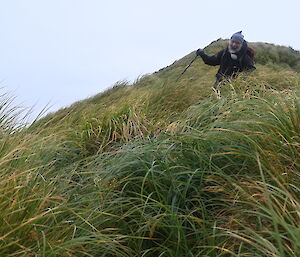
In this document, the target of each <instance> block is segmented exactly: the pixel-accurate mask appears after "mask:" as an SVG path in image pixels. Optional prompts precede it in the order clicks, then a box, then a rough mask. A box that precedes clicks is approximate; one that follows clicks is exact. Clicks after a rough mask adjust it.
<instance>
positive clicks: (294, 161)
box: [0, 40, 300, 257]
mask: <svg viewBox="0 0 300 257" xmlns="http://www.w3.org/2000/svg"><path fill="white" fill-rule="evenodd" d="M226 44H227V42H226V41H224V40H217V41H215V42H213V43H212V44H211V45H210V46H208V47H207V48H206V49H205V51H206V52H207V53H210V54H212V53H215V52H216V51H218V50H220V49H222V48H223V47H225V46H226ZM251 46H252V47H253V48H254V49H255V51H256V66H257V70H256V71H255V72H253V73H252V74H251V75H249V76H247V77H245V76H240V77H239V78H238V79H237V80H235V81H230V82H228V83H227V84H225V85H224V86H223V87H222V91H221V98H218V97H217V96H216V95H215V94H214V93H213V91H212V90H211V85H212V84H213V83H214V75H215V73H216V69H217V68H215V67H209V66H206V65H204V64H203V62H202V60H201V59H199V60H197V61H196V62H195V63H194V64H193V66H192V67H191V68H190V69H189V70H188V71H187V72H186V73H185V74H184V75H183V76H182V77H181V79H180V80H179V81H177V82H176V79H177V78H178V76H179V74H180V73H181V72H182V71H183V69H184V67H185V66H186V65H187V64H188V63H189V62H190V61H191V60H192V58H193V57H194V55H195V52H192V53H191V54H189V55H187V56H186V57H184V58H182V59H181V60H178V61H176V62H174V63H173V64H172V65H170V66H168V67H165V68H163V69H161V70H160V71H158V72H156V73H154V74H149V75H145V76H143V77H141V78H139V79H137V81H136V82H135V83H133V84H129V83H127V82H125V81H123V82H118V83H116V84H115V85H114V86H113V87H112V88H111V89H109V90H107V91H105V92H103V93H101V94H98V95H96V96H94V97H92V98H89V99H86V100H83V101H80V102H77V103H74V104H73V105H71V106H70V107H68V108H65V109H62V110H60V111H58V112H56V113H52V114H49V115H47V116H46V117H45V118H43V119H40V120H38V121H36V122H34V123H33V124H32V125H31V126H30V127H26V126H25V125H24V126H23V125H22V122H21V123H20V122H19V121H18V119H17V117H20V114H19V113H18V110H16V109H15V108H13V107H10V106H9V100H8V99H7V98H3V97H2V99H3V101H2V102H1V103H0V106H2V107H1V108H0V109H1V110H0V125H1V137H0V147H1V151H0V169H1V172H0V175H1V177H2V179H1V184H2V185H1V187H0V191H1V194H0V198H1V200H0V204H1V206H0V208H1V212H0V222H1V224H0V225H1V226H0V239H1V240H0V256H122V257H123V256H145V257H146V256H149V257H151V256H168V257H169V256H170V257H171V256H172V257H173V256H174V257H175V256H176V257H182V256H187V257H196V256H257V257H258V256H274V257H275V256H280V257H283V256H286V257H287V256H295V257H296V256H299V255H300V241H299V237H300V222H299V221H300V196H299V195H300V194H299V193H300V158H299V154H300V137H299V135H300V99H299V92H300V90H299V88H300V73H299V72H300V69H299V68H300V54H299V52H297V51H295V50H293V49H291V48H287V47H280V46H275V45H271V44H265V43H251Z"/></svg>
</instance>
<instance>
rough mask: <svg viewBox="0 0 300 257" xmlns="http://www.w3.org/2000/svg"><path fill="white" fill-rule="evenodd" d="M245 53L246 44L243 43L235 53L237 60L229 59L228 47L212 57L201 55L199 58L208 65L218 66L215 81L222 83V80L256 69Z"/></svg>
mask: <svg viewBox="0 0 300 257" xmlns="http://www.w3.org/2000/svg"><path fill="white" fill-rule="evenodd" d="M247 51H248V44H247V42H246V41H244V43H243V45H242V48H241V50H240V51H239V52H238V53H237V57H238V58H237V60H233V59H232V58H231V54H230V52H229V50H228V47H227V48H225V49H223V50H221V51H220V52H218V53H217V54H215V55H213V56H208V55H206V54H205V53H202V55H201V57H202V59H203V61H204V62H205V63H206V64H208V65H211V66H216V65H220V68H219V70H218V72H217V74H216V77H217V81H222V80H223V79H224V78H229V77H236V76H237V75H238V73H240V72H243V71H244V72H251V71H253V70H255V69H256V68H255V67H254V62H253V60H252V58H251V57H250V56H249V55H248V54H247Z"/></svg>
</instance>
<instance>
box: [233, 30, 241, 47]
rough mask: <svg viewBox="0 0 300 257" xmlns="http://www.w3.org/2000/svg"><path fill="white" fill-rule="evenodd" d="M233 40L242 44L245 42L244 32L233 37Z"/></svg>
mask: <svg viewBox="0 0 300 257" xmlns="http://www.w3.org/2000/svg"><path fill="white" fill-rule="evenodd" d="M231 40H232V41H235V42H238V43H240V44H242V43H243V42H244V36H243V35H242V31H239V32H236V33H234V34H233V35H232V37H231Z"/></svg>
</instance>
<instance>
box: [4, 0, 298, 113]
mask: <svg viewBox="0 0 300 257" xmlns="http://www.w3.org/2000/svg"><path fill="white" fill-rule="evenodd" d="M299 2H300V1H298V0H297V1H296V0H294V1H290V0H285V1H261V0H260V1H258V0H251V1H241V0H240V1H231V0H226V1H221V0H220V1H214V0H206V1H199V0H185V1H176V0H165V1H163V0H151V1H141V0H139V1H138V0H127V1H124V0H123V1H122V0H110V1H102V0H0V35H1V38H0V80H1V81H2V82H1V85H2V87H4V89H2V91H14V94H15V95H16V96H17V99H18V102H20V103H22V104H23V105H25V106H32V105H34V104H36V107H35V110H36V111H38V110H40V109H41V108H42V107H43V106H45V105H46V104H47V103H48V102H50V103H51V104H52V105H53V107H52V110H57V109H58V108H61V107H63V106H67V105H69V104H71V103H73V102H74V101H77V100H81V99H84V98H86V97H88V96H92V95H94V94H96V93H99V92H101V91H103V90H104V89H105V88H107V87H109V86H111V85H112V84H114V83H115V82H116V81H118V80H123V79H128V80H134V79H135V78H136V77H138V76H139V75H142V74H145V73H152V72H154V71H156V70H158V69H160V68H162V67H164V66H167V65H169V64H171V63H172V62H174V61H175V60H177V59H179V58H181V57H183V56H184V55H186V54H188V53H190V52H191V51H193V50H196V49H197V48H199V47H201V48H203V47H205V46H206V45H207V44H209V43H210V42H211V41H213V40H216V39H218V38H220V37H222V38H228V37H230V36H231V35H232V34H233V33H234V32H236V31H239V30H243V33H244V35H245V39H246V40H248V41H264V42H270V43H275V44H281V45H286V46H292V47H293V48H295V49H297V50H300V33H299V28H300V19H299V10H300V3H299Z"/></svg>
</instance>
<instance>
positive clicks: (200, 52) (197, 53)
mask: <svg viewBox="0 0 300 257" xmlns="http://www.w3.org/2000/svg"><path fill="white" fill-rule="evenodd" d="M196 55H198V56H201V57H202V56H203V55H204V52H203V50H202V49H201V48H199V49H198V50H197V52H196Z"/></svg>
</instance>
